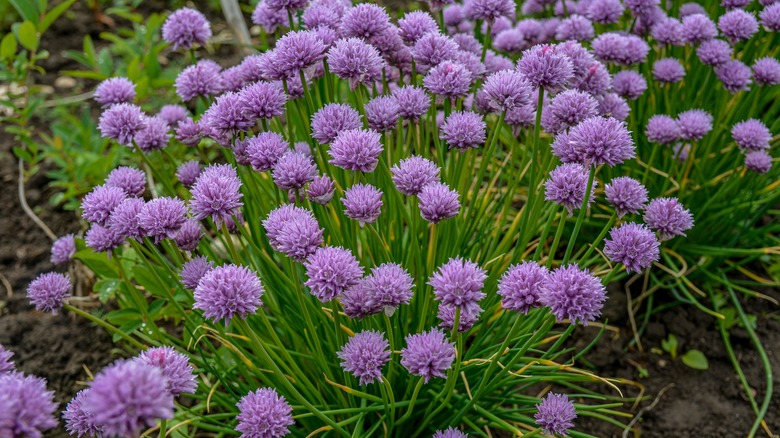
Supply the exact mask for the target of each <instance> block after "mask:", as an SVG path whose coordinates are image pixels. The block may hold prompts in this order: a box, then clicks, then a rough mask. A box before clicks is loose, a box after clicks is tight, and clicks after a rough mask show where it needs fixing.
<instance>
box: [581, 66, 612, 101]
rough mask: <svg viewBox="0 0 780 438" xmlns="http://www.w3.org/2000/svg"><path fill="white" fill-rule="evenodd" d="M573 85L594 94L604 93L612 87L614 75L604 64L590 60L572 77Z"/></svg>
mask: <svg viewBox="0 0 780 438" xmlns="http://www.w3.org/2000/svg"><path fill="white" fill-rule="evenodd" d="M571 85H573V86H574V87H575V88H577V89H578V90H580V91H584V92H586V93H590V94H591V95H593V96H599V95H603V94H605V93H606V92H607V90H609V89H610V88H611V87H612V77H611V76H610V75H609V71H608V70H607V68H606V67H604V64H602V63H600V62H599V61H595V60H593V61H590V62H588V63H587V64H586V65H585V66H584V67H583V68H582V70H581V71H579V72H578V73H577V74H576V75H575V77H574V78H573V79H572V82H571Z"/></svg>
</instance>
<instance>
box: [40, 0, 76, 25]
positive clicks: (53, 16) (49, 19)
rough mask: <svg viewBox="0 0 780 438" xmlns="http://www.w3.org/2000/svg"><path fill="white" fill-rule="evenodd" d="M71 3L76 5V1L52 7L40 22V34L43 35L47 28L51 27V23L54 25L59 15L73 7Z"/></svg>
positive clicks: (68, 1)
mask: <svg viewBox="0 0 780 438" xmlns="http://www.w3.org/2000/svg"><path fill="white" fill-rule="evenodd" d="M73 3H76V0H65V1H64V2H62V3H60V4H58V5H57V6H55V7H53V8H52V9H51V10H50V11H49V12H47V13H46V15H45V16H44V17H43V21H41V25H40V27H39V28H38V30H40V31H41V33H44V32H45V31H46V29H48V28H49V26H51V25H52V23H54V22H55V21H56V20H57V18H59V17H60V15H62V14H63V13H64V12H65V11H67V10H68V8H69V7H71V6H72V5H73Z"/></svg>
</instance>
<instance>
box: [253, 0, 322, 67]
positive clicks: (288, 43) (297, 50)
mask: <svg viewBox="0 0 780 438" xmlns="http://www.w3.org/2000/svg"><path fill="white" fill-rule="evenodd" d="M266 1H268V0H266ZM325 49H326V47H325V44H323V43H322V40H320V38H319V37H318V36H317V34H316V33H314V32H312V31H308V30H299V31H293V32H288V33H286V34H284V36H282V37H281V38H279V40H278V41H277V42H276V47H275V48H274V52H275V53H276V59H275V62H276V63H277V68H278V69H279V70H280V71H281V72H283V74H284V76H285V77H289V76H293V75H297V74H298V72H299V71H301V70H305V69H308V68H310V67H313V66H314V64H316V63H317V62H319V61H320V60H322V58H323V57H324V56H325Z"/></svg>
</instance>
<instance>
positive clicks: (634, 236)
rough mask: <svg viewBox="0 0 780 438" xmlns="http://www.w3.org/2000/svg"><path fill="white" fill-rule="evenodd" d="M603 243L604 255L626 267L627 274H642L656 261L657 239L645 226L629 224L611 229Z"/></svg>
mask: <svg viewBox="0 0 780 438" xmlns="http://www.w3.org/2000/svg"><path fill="white" fill-rule="evenodd" d="M609 237H610V239H607V240H606V241H605V242H604V254H605V255H606V256H607V257H609V259H610V260H612V261H613V262H616V263H622V264H624V265H625V266H626V271H627V272H631V271H633V272H642V271H643V270H645V269H647V268H648V267H650V265H651V264H652V263H653V262H655V261H657V260H658V254H659V253H658V247H659V245H660V244H659V243H658V239H657V238H656V237H655V234H654V233H653V232H652V231H650V229H649V228H647V227H646V226H645V225H639V224H635V223H631V222H627V223H624V224H623V225H621V226H619V227H617V228H613V229H612V230H611V231H610V233H609Z"/></svg>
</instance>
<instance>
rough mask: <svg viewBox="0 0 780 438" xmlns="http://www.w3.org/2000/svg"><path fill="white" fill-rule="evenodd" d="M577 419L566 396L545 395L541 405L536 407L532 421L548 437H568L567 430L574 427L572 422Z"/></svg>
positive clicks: (572, 406)
mask: <svg viewBox="0 0 780 438" xmlns="http://www.w3.org/2000/svg"><path fill="white" fill-rule="evenodd" d="M575 418H577V412H576V411H575V410H574V404H573V403H572V402H571V401H570V400H569V396H567V395H566V394H553V393H552V392H550V393H548V394H547V397H545V398H543V399H542V401H541V403H539V404H538V405H536V414H534V420H536V424H538V425H539V427H541V428H542V429H544V431H545V432H546V433H548V434H550V435H561V436H568V435H569V429H571V428H572V427H574V423H572V421H573V420H574V419H575Z"/></svg>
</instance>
